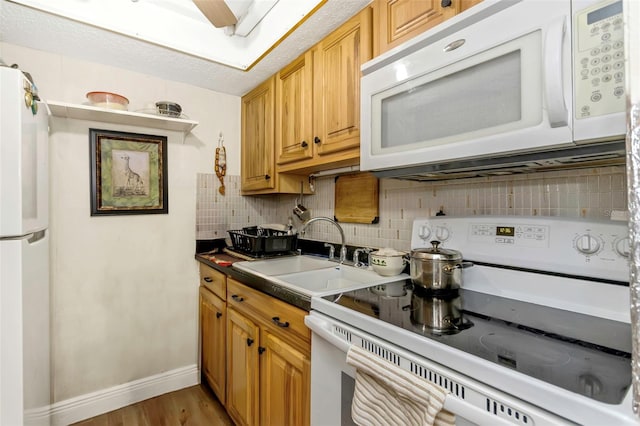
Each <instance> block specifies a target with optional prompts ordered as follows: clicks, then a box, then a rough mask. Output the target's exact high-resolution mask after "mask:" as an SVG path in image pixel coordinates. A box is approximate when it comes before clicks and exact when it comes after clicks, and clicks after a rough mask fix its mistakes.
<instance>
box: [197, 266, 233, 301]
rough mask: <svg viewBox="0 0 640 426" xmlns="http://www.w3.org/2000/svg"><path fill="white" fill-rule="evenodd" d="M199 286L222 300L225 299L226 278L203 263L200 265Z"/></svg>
mask: <svg viewBox="0 0 640 426" xmlns="http://www.w3.org/2000/svg"><path fill="white" fill-rule="evenodd" d="M200 285H201V286H204V287H206V288H208V289H209V290H211V291H212V292H213V293H214V294H215V295H216V296H218V297H219V298H221V299H223V300H225V299H226V298H227V276H226V275H225V274H223V273H222V272H219V271H216V270H215V269H213V268H212V267H210V266H207V265H205V264H204V263H200Z"/></svg>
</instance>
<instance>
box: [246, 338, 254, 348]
mask: <svg viewBox="0 0 640 426" xmlns="http://www.w3.org/2000/svg"><path fill="white" fill-rule="evenodd" d="M251 345H253V339H252V338H250V337H247V346H251Z"/></svg>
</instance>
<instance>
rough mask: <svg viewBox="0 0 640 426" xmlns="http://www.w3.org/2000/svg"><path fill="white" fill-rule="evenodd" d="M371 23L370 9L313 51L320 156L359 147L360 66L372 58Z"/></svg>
mask: <svg viewBox="0 0 640 426" xmlns="http://www.w3.org/2000/svg"><path fill="white" fill-rule="evenodd" d="M371 22H372V18H371V9H370V8H369V7H367V8H365V9H364V10H363V11H362V12H360V13H359V14H358V15H356V16H354V17H353V18H351V19H350V20H349V21H347V22H346V23H345V24H343V25H342V26H341V27H340V28H338V29H337V30H336V31H334V32H333V33H331V34H330V35H329V36H328V37H326V38H325V39H323V40H322V41H321V42H320V43H318V45H316V46H315V47H314V48H313V49H312V53H313V64H314V91H313V95H314V103H313V108H314V109H313V117H314V132H315V135H314V144H315V145H316V152H317V154H318V155H325V154H331V153H334V152H338V151H343V150H347V149H350V148H358V147H359V146H360V77H361V72H360V65H361V64H362V63H364V62H366V61H368V60H369V59H371V55H372V41H371Z"/></svg>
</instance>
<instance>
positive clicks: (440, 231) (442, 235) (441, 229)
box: [436, 226, 450, 241]
mask: <svg viewBox="0 0 640 426" xmlns="http://www.w3.org/2000/svg"><path fill="white" fill-rule="evenodd" d="M449 236H450V232H449V229H447V227H446V226H438V227H437V228H436V238H437V239H438V240H440V241H447V240H448V239H449Z"/></svg>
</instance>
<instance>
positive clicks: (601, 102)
mask: <svg viewBox="0 0 640 426" xmlns="http://www.w3.org/2000/svg"><path fill="white" fill-rule="evenodd" d="M574 24H575V25H574V58H573V60H574V64H573V69H574V82H575V83H574V84H575V97H576V99H575V105H576V119H582V118H590V117H596V116H601V115H606V114H612V113H616V112H624V111H625V108H626V101H625V76H624V71H625V66H624V31H623V20H622V0H615V1H605V2H601V3H598V4H597V5H595V6H592V7H589V8H587V9H583V10H580V11H578V12H577V13H576V14H575V16H574Z"/></svg>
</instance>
